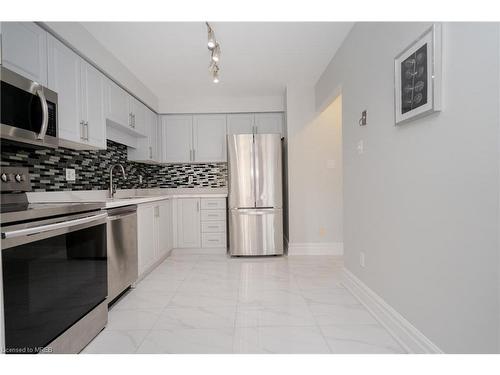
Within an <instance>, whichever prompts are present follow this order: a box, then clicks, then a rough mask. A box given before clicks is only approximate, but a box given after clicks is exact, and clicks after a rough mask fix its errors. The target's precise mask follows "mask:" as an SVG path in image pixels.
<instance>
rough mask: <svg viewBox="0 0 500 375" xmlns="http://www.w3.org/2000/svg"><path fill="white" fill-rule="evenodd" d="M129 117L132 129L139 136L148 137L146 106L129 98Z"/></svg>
mask: <svg viewBox="0 0 500 375" xmlns="http://www.w3.org/2000/svg"><path fill="white" fill-rule="evenodd" d="M128 108H129V116H130V119H131V126H132V128H133V129H134V130H135V131H136V132H137V133H139V134H142V135H147V130H146V128H147V127H148V126H149V125H146V110H147V108H146V106H145V105H144V104H142V103H141V102H140V101H138V100H137V99H136V98H134V97H132V96H129V101H128Z"/></svg>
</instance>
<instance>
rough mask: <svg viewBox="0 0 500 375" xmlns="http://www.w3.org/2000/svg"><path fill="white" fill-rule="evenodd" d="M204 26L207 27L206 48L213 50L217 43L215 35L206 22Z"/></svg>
mask: <svg viewBox="0 0 500 375" xmlns="http://www.w3.org/2000/svg"><path fill="white" fill-rule="evenodd" d="M205 24H206V25H207V29H208V41H207V47H208V49H209V50H213V49H214V48H215V45H216V43H217V41H216V40H215V33H214V31H213V30H212V28H211V27H210V25H209V24H208V22H205Z"/></svg>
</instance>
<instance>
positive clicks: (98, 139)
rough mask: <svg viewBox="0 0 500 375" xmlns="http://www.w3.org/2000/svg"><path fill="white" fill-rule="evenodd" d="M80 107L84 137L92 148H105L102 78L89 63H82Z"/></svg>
mask: <svg viewBox="0 0 500 375" xmlns="http://www.w3.org/2000/svg"><path fill="white" fill-rule="evenodd" d="M81 67H82V68H81V77H82V78H81V82H82V97H83V101H82V106H83V111H84V112H83V113H84V114H85V118H84V120H85V126H84V130H85V137H86V140H87V144H88V145H90V146H92V147H97V148H102V149H105V148H106V120H105V118H104V76H103V75H102V74H101V72H99V71H98V70H97V69H96V68H94V67H93V66H92V65H90V64H89V63H87V62H85V61H82V64H81Z"/></svg>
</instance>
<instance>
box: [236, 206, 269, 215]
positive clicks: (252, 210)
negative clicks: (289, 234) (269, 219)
mask: <svg viewBox="0 0 500 375" xmlns="http://www.w3.org/2000/svg"><path fill="white" fill-rule="evenodd" d="M275 210H276V209H275V208H273V207H262V208H257V209H256V208H238V209H237V210H236V211H237V212H238V213H239V214H246V215H266V214H269V213H273V211H275Z"/></svg>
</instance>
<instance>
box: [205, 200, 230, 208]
mask: <svg viewBox="0 0 500 375" xmlns="http://www.w3.org/2000/svg"><path fill="white" fill-rule="evenodd" d="M225 208H226V198H203V199H202V200H201V209H202V210H223V209H225Z"/></svg>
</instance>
